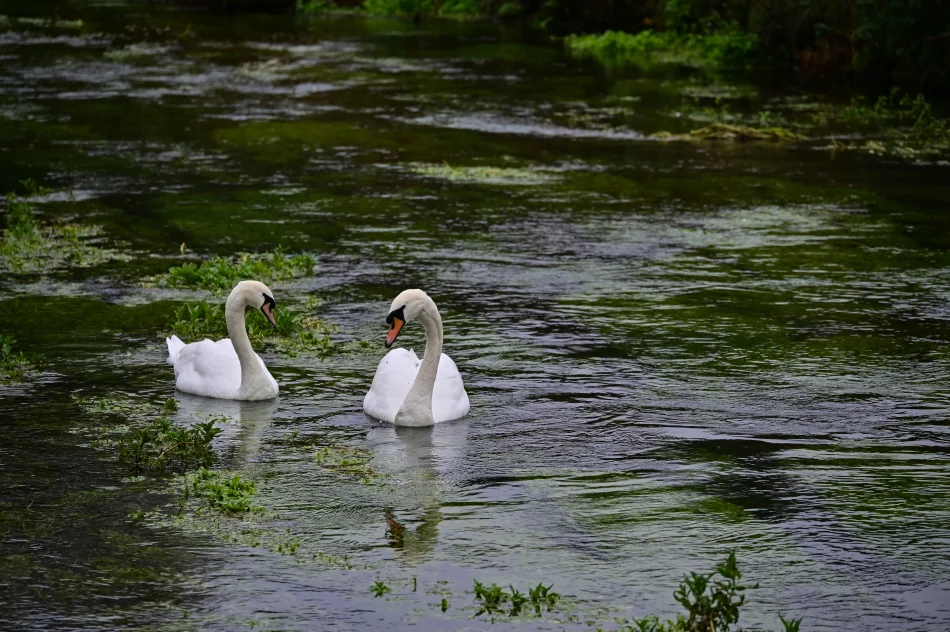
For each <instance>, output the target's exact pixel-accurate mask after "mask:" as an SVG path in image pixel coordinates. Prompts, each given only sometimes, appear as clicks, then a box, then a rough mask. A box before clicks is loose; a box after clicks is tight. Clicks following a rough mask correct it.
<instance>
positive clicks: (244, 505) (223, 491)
mask: <svg viewBox="0 0 950 632" xmlns="http://www.w3.org/2000/svg"><path fill="white" fill-rule="evenodd" d="M255 491H256V486H255V485H254V483H253V481H249V480H246V479H244V478H241V476H240V475H238V474H230V473H228V472H219V471H216V470H209V469H207V468H204V467H201V468H199V469H198V470H197V471H196V472H192V473H190V474H186V475H185V479H184V492H183V501H184V502H185V503H187V501H188V499H189V498H190V497H194V498H197V499H199V500H201V501H202V503H203V504H204V505H205V506H206V507H208V508H209V509H213V510H215V511H218V512H221V513H225V514H243V513H247V512H250V511H257V512H260V511H262V510H261V509H260V508H259V507H256V506H255V505H254V504H253V503H252V499H253V496H254V492H255Z"/></svg>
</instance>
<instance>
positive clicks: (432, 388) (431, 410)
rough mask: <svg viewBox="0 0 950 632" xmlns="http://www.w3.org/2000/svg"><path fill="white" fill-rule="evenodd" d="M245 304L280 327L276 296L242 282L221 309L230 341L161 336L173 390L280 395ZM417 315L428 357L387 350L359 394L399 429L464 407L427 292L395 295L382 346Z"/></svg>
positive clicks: (457, 413) (244, 396) (448, 416)
mask: <svg viewBox="0 0 950 632" xmlns="http://www.w3.org/2000/svg"><path fill="white" fill-rule="evenodd" d="M248 307H251V308H253V309H260V310H261V312H263V314H264V316H265V317H266V318H267V320H268V321H269V322H270V324H271V325H272V326H273V327H274V328H275V329H276V328H277V321H276V320H275V319H274V309H275V308H276V307H277V302H276V301H275V300H274V293H273V292H271V291H270V289H269V288H268V287H267V286H266V285H264V284H263V283H260V282H258V281H241V282H240V283H238V284H237V286H236V287H235V288H234V289H233V290H232V291H231V294H230V295H229V296H228V301H227V303H226V305H225V309H224V314H225V320H226V322H227V325H228V334H229V335H230V338H225V339H224V340H218V341H217V342H212V341H211V340H207V339H206V340H202V341H201V342H194V343H191V344H188V345H186V344H185V343H184V342H182V341H181V340H180V339H179V338H178V336H172V337H171V338H166V340H165V342H166V343H167V345H168V363H169V364H171V365H172V366H174V367H175V378H176V382H175V387H176V388H177V389H178V390H180V391H182V392H185V393H192V394H194V395H202V396H205V397H217V398H219V399H239V400H262V399H271V398H274V397H277V393H278V386H277V381H276V380H275V379H274V378H273V376H271V374H270V372H269V371H268V370H267V367H266V366H265V365H264V361H263V360H261V358H260V356H258V355H257V354H256V353H254V350H253V349H252V348H251V341H250V339H248V337H247V329H246V327H245V324H244V313H245V310H246V309H247V308H248ZM415 319H419V321H420V322H422V326H423V327H424V328H425V330H426V351H425V355H424V356H423V358H422V360H421V361H420V360H419V358H418V356H416V354H415V353H413V352H412V351H407V350H406V349H393V350H392V351H390V352H389V353H388V354H386V356H385V357H384V358H383V359H382V360H381V361H380V363H379V366H378V367H377V368H376V375H375V376H374V377H373V384H372V386H370V389H369V392H368V393H366V397H365V398H364V399H363V410H364V411H365V412H366V413H367V414H368V415H370V416H372V417H375V418H376V419H379V420H381V421H387V422H389V423H393V424H395V425H397V426H431V425H432V424H434V423H438V422H440V421H449V420H452V419H458V418H459V417H464V416H465V415H466V414H468V410H469V402H468V394H467V393H466V392H465V386H464V385H463V384H462V376H461V375H460V374H459V370H458V367H456V366H455V362H453V361H452V358H450V357H449V356H447V355H445V354H444V353H442V317H441V316H440V315H439V309H438V308H437V307H436V306H435V302H433V300H432V299H431V298H429V295H428V294H426V293H425V292H423V291H422V290H406V291H404V292H402V293H401V294H400V295H399V296H397V297H396V299H395V300H394V301H393V303H392V306H390V308H389V315H388V316H386V324H387V325H389V333H388V334H387V336H386V348H387V349H388V348H390V347H392V346H393V343H394V342H395V341H396V338H397V337H398V336H399V333H400V332H401V331H402V329H403V327H405V326H406V324H407V323H409V322H411V321H413V320H415Z"/></svg>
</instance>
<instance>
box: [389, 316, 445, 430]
mask: <svg viewBox="0 0 950 632" xmlns="http://www.w3.org/2000/svg"><path fill="white" fill-rule="evenodd" d="M419 320H420V321H421V322H422V326H423V327H425V330H426V352H425V355H424V356H423V358H422V364H420V365H419V372H418V373H416V380H415V382H413V383H412V388H411V389H409V394H408V395H406V399H405V401H404V402H403V404H402V406H401V407H400V409H399V413H397V417H404V418H405V419H406V420H407V421H408V420H409V419H412V420H413V421H416V422H417V423H419V424H420V425H423V424H431V423H432V391H433V389H434V388H435V378H436V374H437V373H438V372H439V361H440V360H441V359H442V317H441V316H440V315H439V309H438V308H437V307H436V306H435V303H434V302H433V301H432V299H429V300H428V303H427V305H426V306H425V307H424V308H423V309H422V311H421V312H420V313H419Z"/></svg>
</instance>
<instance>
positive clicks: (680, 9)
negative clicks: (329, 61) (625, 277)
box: [295, 0, 950, 94]
mask: <svg viewBox="0 0 950 632" xmlns="http://www.w3.org/2000/svg"><path fill="white" fill-rule="evenodd" d="M295 10H296V13H297V14H305V15H307V14H309V15H313V14H321V13H332V12H341V11H346V12H357V11H364V12H365V13H367V14H370V15H385V16H403V17H410V18H412V19H414V20H424V19H428V18H455V19H494V20H499V21H520V22H525V23H528V24H530V25H531V26H533V27H536V28H538V29H542V30H545V31H547V32H549V33H551V34H553V35H557V36H562V37H563V36H566V37H565V44H566V46H567V47H568V49H569V50H571V51H572V52H576V53H578V54H581V55H585V56H591V57H594V58H596V59H598V61H602V62H604V63H606V64H612V63H616V62H618V61H622V60H623V59H624V58H625V57H629V56H631V55H642V54H650V55H658V56H661V57H666V58H668V59H671V60H676V61H681V62H685V63H687V64H688V65H694V66H706V67H717V68H724V69H732V70H752V69H760V70H761V69H767V70H769V71H776V70H777V71H780V72H782V71H784V72H787V73H789V74H791V75H795V76H797V77H798V78H799V79H802V80H804V81H807V82H838V81H840V80H841V79H842V78H847V79H851V80H853V81H854V82H855V84H856V85H859V86H862V87H864V88H865V89H868V90H870V91H872V92H876V93H878V94H881V93H886V92H887V91H888V90H889V89H890V88H891V86H901V87H904V88H906V89H908V90H920V91H923V92H925V93H928V92H933V93H936V92H937V91H941V90H942V89H943V86H945V85H946V82H947V80H948V79H950V5H948V4H947V3H944V2H940V0H920V1H919V2H915V3H912V4H908V3H906V2H902V1H901V0H821V1H819V0H805V1H803V2H775V1H768V0H765V1H759V2H748V0H631V1H630V2H626V3H615V2H610V1H609V0H596V1H595V2H593V3H591V2H579V1H578V0H364V2H363V3H362V4H361V3H359V2H352V1H350V0H338V1H337V2H331V1H330V0H296V4H295Z"/></svg>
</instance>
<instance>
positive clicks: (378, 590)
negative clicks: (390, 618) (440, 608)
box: [372, 579, 444, 601]
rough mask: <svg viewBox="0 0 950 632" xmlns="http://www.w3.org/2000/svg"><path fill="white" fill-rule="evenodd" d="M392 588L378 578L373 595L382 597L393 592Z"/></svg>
mask: <svg viewBox="0 0 950 632" xmlns="http://www.w3.org/2000/svg"><path fill="white" fill-rule="evenodd" d="M392 590H393V589H392V588H390V587H389V586H387V585H386V584H385V583H384V582H382V581H380V580H378V579H377V580H376V583H375V584H373V588H372V591H373V596H374V597H382V596H383V595H385V594H386V593H388V592H392ZM443 601H444V599H443Z"/></svg>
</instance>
